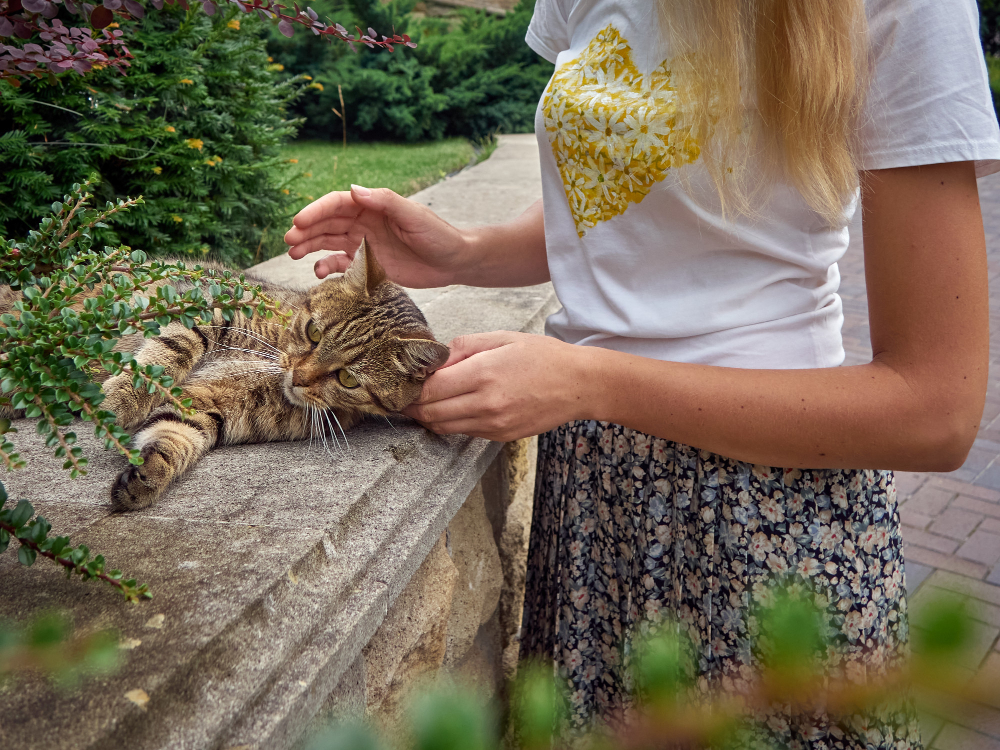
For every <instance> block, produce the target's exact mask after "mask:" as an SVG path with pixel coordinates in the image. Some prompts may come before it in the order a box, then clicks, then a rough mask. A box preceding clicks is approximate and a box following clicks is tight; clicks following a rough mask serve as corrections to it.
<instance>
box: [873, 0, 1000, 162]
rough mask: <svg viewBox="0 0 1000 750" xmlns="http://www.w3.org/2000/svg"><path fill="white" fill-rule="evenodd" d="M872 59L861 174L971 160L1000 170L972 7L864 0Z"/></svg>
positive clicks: (921, 0) (935, 0)
mask: <svg viewBox="0 0 1000 750" xmlns="http://www.w3.org/2000/svg"><path fill="white" fill-rule="evenodd" d="M869 29H870V34H871V37H870V39H871V45H872V53H873V59H874V76H873V80H872V87H871V90H870V91H869V95H868V100H867V103H866V106H865V111H864V114H863V117H862V127H861V144H860V156H861V168H862V169H866V170H867V169H889V168H893V167H908V166H916V165H919V164H937V163H943V162H954V161H974V162H975V163H976V174H977V175H978V176H980V177H983V176H985V175H988V174H992V173H994V172H997V171H1000V128H998V125H997V118H996V114H995V113H994V109H993V102H992V98H991V95H990V89H989V77H988V74H987V72H986V63H985V60H984V59H983V52H982V48H981V46H980V41H979V12H978V9H977V7H976V3H975V2H974V0H875V2H872V1H871V0H869Z"/></svg>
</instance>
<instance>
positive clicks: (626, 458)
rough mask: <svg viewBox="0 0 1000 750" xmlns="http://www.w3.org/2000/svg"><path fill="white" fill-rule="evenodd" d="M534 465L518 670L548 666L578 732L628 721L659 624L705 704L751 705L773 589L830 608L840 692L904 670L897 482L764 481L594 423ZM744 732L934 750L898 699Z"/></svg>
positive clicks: (833, 477) (705, 455)
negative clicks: (758, 625)
mask: <svg viewBox="0 0 1000 750" xmlns="http://www.w3.org/2000/svg"><path fill="white" fill-rule="evenodd" d="M538 451H539V454H538V473H537V479H536V487H535V505H534V514H533V519H532V528H531V541H530V548H529V554H528V566H527V586H526V588H527V590H526V595H525V605H524V619H523V624H522V629H521V657H522V659H535V660H543V661H545V662H547V663H552V665H553V668H554V670H555V673H556V675H557V680H558V681H559V682H560V683H561V684H562V685H563V686H564V687H565V689H566V691H567V695H568V699H569V709H570V716H569V720H568V721H569V730H570V731H571V732H577V733H579V732H583V731H586V730H588V729H591V728H593V727H595V726H597V725H600V724H601V723H602V722H605V721H609V720H611V719H612V718H614V717H619V718H620V717H621V716H622V715H624V712H627V711H628V710H629V708H630V706H631V695H632V692H633V684H632V674H633V670H632V664H631V662H632V660H633V658H634V653H633V649H632V647H631V644H632V642H633V639H634V638H635V637H636V636H639V635H641V634H643V633H645V632H647V631H648V630H649V629H651V628H655V627H658V626H660V625H661V624H662V623H668V622H669V623H673V627H677V628H679V630H680V632H681V633H682V634H683V635H684V636H686V638H687V639H688V642H689V643H690V645H691V648H692V650H693V654H694V666H693V668H694V671H695V674H694V675H693V676H692V677H693V680H694V685H695V687H694V688H693V689H694V690H695V691H696V693H698V692H700V693H703V694H704V696H705V699H706V700H707V699H708V696H711V695H716V694H718V693H719V692H720V691H721V692H729V693H734V694H739V693H741V692H743V693H745V692H747V691H751V690H752V685H753V681H754V679H755V676H756V675H757V674H759V672H758V669H757V668H758V666H759V665H758V664H757V662H756V657H755V653H759V652H757V651H756V650H755V649H756V644H755V643H754V635H755V633H754V631H755V621H754V614H753V612H754V608H755V606H757V605H759V604H761V603H762V602H765V601H766V600H767V598H768V597H769V596H771V593H769V592H773V591H774V586H776V585H780V586H784V587H788V586H791V587H793V588H798V589H799V590H801V591H807V592H809V595H810V596H811V597H813V599H814V600H815V601H816V602H817V603H818V604H819V605H820V607H821V609H823V610H825V613H826V615H825V619H826V621H827V623H828V632H827V636H828V639H829V642H830V648H829V649H828V653H829V658H828V659H827V663H828V669H829V670H830V671H831V672H835V673H836V674H835V675H834V676H838V677H842V678H845V679H847V680H854V681H864V680H866V679H868V678H870V677H871V676H876V675H879V674H885V673H886V672H887V671H889V670H892V669H894V668H896V667H898V666H899V665H900V664H901V662H902V661H903V660H904V659H905V658H906V656H907V650H908V649H907V615H906V595H905V577H904V571H903V554H902V553H903V545H902V539H901V536H900V529H899V513H898V509H897V505H896V492H895V488H894V487H893V475H892V472H889V471H873V470H850V471H847V470H825V469H824V470H800V469H777V468H771V467H764V466H755V465H751V464H747V463H743V462H740V461H734V460H731V459H728V458H724V457H722V456H718V455H715V454H712V453H709V452H706V451H701V450H697V449H695V448H691V447H689V446H685V445H680V444H677V443H673V442H670V441H667V440H661V439H659V438H653V437H651V436H649V435H646V434H644V433H640V432H636V431H634V430H630V429H627V428H623V427H621V426H619V425H613V424H608V423H603V422H594V421H582V422H571V423H569V424H566V425H564V426H562V427H559V428H557V429H555V430H553V431H551V432H549V433H547V434H544V435H542V436H540V438H539V447H538ZM748 731H749V732H750V734H749V735H747V736H748V737H749V736H752V737H755V738H757V740H759V743H760V746H766V745H770V746H773V747H783V748H790V750H797V749H799V748H815V749H816V750H819V749H820V748H823V749H830V750H833V749H840V748H852V749H853V748H866V749H869V748H879V749H881V748H894V749H895V750H903V749H904V748H921V747H922V745H921V742H920V737H919V728H918V724H917V722H916V719H915V715H914V713H913V711H912V710H911V709H910V708H909V707H908V706H907V705H906V704H905V702H901V701H894V702H892V703H891V704H887V705H886V706H883V707H879V708H878V709H873V710H872V711H870V712H867V713H866V714H865V715H855V716H847V717H844V716H837V717H832V716H829V715H827V714H825V713H823V712H821V711H818V712H814V713H810V714H808V715H805V716H803V715H802V714H799V713H792V712H791V711H786V710H784V709H782V707H773V710H772V709H769V710H768V711H767V712H766V713H764V714H757V715H755V716H754V717H752V718H751V720H750V721H749V723H748ZM754 744H757V743H756V742H755V743H754Z"/></svg>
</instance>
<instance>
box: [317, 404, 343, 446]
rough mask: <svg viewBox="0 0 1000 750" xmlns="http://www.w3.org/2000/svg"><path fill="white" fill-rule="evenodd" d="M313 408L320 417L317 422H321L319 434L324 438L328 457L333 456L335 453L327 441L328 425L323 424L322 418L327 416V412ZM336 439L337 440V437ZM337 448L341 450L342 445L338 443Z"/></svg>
mask: <svg viewBox="0 0 1000 750" xmlns="http://www.w3.org/2000/svg"><path fill="white" fill-rule="evenodd" d="M313 408H314V409H315V410H316V413H317V414H318V415H319V417H317V421H318V422H319V434H320V437H322V438H323V448H324V449H325V450H326V455H328V456H332V455H333V452H332V451H331V450H330V443H329V442H327V439H326V425H324V424H323V420H322V417H325V416H326V412H325V411H324V410H322V409H320V408H319V407H313ZM335 439H336V436H335ZM337 447H338V448H340V443H339V442H338V443H337Z"/></svg>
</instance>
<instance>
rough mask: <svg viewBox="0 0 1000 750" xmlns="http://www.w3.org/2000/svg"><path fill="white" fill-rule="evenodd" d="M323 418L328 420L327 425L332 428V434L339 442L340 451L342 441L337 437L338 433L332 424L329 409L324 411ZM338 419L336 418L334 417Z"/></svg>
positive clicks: (338, 448)
mask: <svg viewBox="0 0 1000 750" xmlns="http://www.w3.org/2000/svg"><path fill="white" fill-rule="evenodd" d="M322 413H323V418H324V419H325V420H326V423H327V425H329V427H330V434H331V435H333V439H334V440H336V441H337V450H340V439H339V438H338V437H337V431H336V430H335V429H333V425H332V424H331V423H330V414H329V410H328V409H324V410H323V412H322ZM334 419H336V416H334Z"/></svg>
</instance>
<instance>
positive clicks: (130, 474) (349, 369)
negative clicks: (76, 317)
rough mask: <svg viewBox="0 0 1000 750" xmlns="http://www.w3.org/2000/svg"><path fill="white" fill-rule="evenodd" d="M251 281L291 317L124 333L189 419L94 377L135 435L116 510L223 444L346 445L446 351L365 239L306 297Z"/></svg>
mask: <svg viewBox="0 0 1000 750" xmlns="http://www.w3.org/2000/svg"><path fill="white" fill-rule="evenodd" d="M248 281H250V282H251V283H261V284H262V286H263V287H264V291H265V293H266V294H268V295H269V296H270V297H272V298H275V299H277V300H279V301H280V302H281V303H282V307H283V308H284V309H286V310H291V311H292V313H293V314H292V316H291V318H290V319H287V320H285V321H282V320H280V319H278V318H277V317H276V318H272V319H266V318H263V317H259V316H255V317H253V318H246V317H244V316H243V315H236V316H235V317H234V319H233V320H232V322H226V321H225V320H224V319H223V318H222V316H221V314H219V313H216V315H215V317H214V319H213V321H212V323H211V324H205V323H199V324H196V325H195V326H194V327H193V328H192V329H188V328H185V327H184V326H183V325H181V324H180V323H173V324H171V325H169V326H167V327H166V328H164V329H163V330H162V332H161V333H160V335H159V336H157V337H155V338H151V339H145V340H143V339H141V338H139V337H134V338H133V339H132V342H134V343H135V344H137V345H138V348H137V349H136V350H135V351H134V353H135V355H136V359H137V360H138V363H139V364H140V365H146V364H155V365H162V366H163V367H164V368H165V370H166V374H167V375H169V376H170V377H172V378H173V379H174V383H175V384H176V385H178V386H180V387H181V388H182V390H183V396H182V398H190V399H191V405H192V408H193V409H194V410H195V413H194V415H193V416H190V417H187V418H182V417H181V416H180V415H179V414H178V413H177V412H176V411H175V410H174V408H173V407H172V406H170V405H169V404H164V403H163V402H162V400H161V399H160V398H159V397H158V396H155V395H150V394H149V393H147V392H146V391H137V390H135V389H134V388H133V387H132V380H131V377H130V375H128V374H127V373H126V374H122V375H118V376H115V377H112V378H109V379H108V380H107V381H105V383H104V384H103V386H102V387H103V390H104V393H105V396H106V398H105V401H104V404H103V405H102V406H103V408H107V409H109V410H111V411H113V412H114V413H115V414H116V415H117V417H118V423H119V424H120V425H121V426H122V427H124V428H126V429H127V430H129V431H130V432H132V433H133V437H132V444H133V446H134V447H136V448H138V449H139V450H140V451H141V455H142V458H143V463H142V465H139V466H129V468H127V469H126V470H124V471H123V472H121V474H119V475H118V478H117V479H116V480H115V482H114V483H113V485H112V488H111V501H112V504H113V506H114V507H115V508H116V509H118V510H137V509H141V508H146V507H149V506H150V505H151V504H152V503H154V502H155V501H156V500H157V499H158V498H159V497H161V496H162V495H163V493H164V492H165V491H166V489H167V488H168V487H169V486H170V484H171V483H172V482H174V481H176V480H177V479H179V478H180V477H182V476H184V474H186V473H187V472H188V471H190V470H191V468H192V467H193V466H194V465H195V464H196V463H197V462H198V461H199V460H200V459H201V458H202V457H203V456H204V455H205V454H206V453H208V452H209V451H210V450H212V449H213V448H215V447H218V446H220V445H235V444H239V443H264V442H273V441H283V440H303V439H306V438H312V437H315V438H316V439H319V440H322V441H323V442H324V443H326V442H327V441H329V442H330V443H331V444H332V443H333V442H334V441H335V440H337V432H336V428H337V427H339V428H340V435H341V436H342V439H343V441H345V442H346V439H347V438H346V435H345V434H344V432H343V431H344V430H348V429H350V428H351V426H353V425H355V424H356V423H357V422H358V421H360V420H361V419H362V418H363V417H364V415H365V414H374V415H381V416H388V415H389V414H392V413H394V412H398V411H399V410H401V409H403V408H404V407H405V406H407V405H408V404H410V403H411V402H412V401H413V400H414V399H416V397H417V396H418V395H419V394H420V388H421V384H422V382H423V381H424V380H425V379H426V377H427V376H428V375H429V374H430V373H431V372H433V371H434V370H435V369H436V368H438V367H440V366H441V365H442V364H443V363H444V362H445V361H446V360H447V358H448V348H447V347H446V346H445V345H443V344H441V343H439V342H437V341H435V340H434V337H433V334H432V333H431V331H430V329H429V327H428V325H427V321H426V320H425V318H424V316H423V315H422V314H421V312H420V310H419V309H418V308H417V306H416V305H415V304H414V302H413V301H412V300H411V299H410V298H409V296H408V295H407V294H406V292H405V291H404V290H403V289H402V288H401V287H399V286H397V285H396V284H393V283H391V282H389V281H387V280H386V277H385V273H384V271H383V270H382V268H381V266H379V264H378V262H377V261H376V259H375V257H374V255H373V254H372V252H371V250H370V249H369V247H368V245H367V243H366V242H362V245H361V247H360V249H359V250H358V252H357V254H356V255H355V257H354V261H353V262H352V264H351V266H350V268H349V269H348V271H347V273H345V274H344V275H343V276H342V277H338V278H330V279H327V280H325V281H324V282H322V283H321V284H319V285H317V286H315V287H313V288H312V289H310V290H309V291H306V292H297V291H292V290H288V289H284V288H281V287H276V286H274V285H271V284H267V283H266V282H261V281H260V280H259V279H254V278H248ZM178 290H179V291H184V289H183V287H180V286H178Z"/></svg>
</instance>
